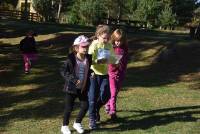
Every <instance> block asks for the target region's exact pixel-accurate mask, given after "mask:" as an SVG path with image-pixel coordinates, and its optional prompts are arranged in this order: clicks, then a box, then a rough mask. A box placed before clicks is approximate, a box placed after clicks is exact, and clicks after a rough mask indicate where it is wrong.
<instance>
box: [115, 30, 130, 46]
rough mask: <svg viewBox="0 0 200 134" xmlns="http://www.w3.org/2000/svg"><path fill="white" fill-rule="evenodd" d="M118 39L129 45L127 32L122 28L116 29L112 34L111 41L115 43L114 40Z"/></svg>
mask: <svg viewBox="0 0 200 134" xmlns="http://www.w3.org/2000/svg"><path fill="white" fill-rule="evenodd" d="M116 40H118V41H121V44H122V45H127V38H126V33H125V32H124V31H123V30H122V29H116V30H115V31H114V32H113V33H112V35H111V43H112V44H114V42H115V41H116Z"/></svg>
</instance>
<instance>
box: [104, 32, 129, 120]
mask: <svg viewBox="0 0 200 134" xmlns="http://www.w3.org/2000/svg"><path fill="white" fill-rule="evenodd" d="M111 42H112V44H113V48H114V51H115V54H116V55H120V56H122V58H121V59H120V61H119V64H117V65H114V64H110V65H109V70H108V74H109V82H110V92H111V97H110V99H109V101H108V102H107V104H106V105H105V109H106V113H107V114H109V115H110V116H111V119H115V118H117V115H116V100H117V94H118V92H119V90H120V87H121V85H122V81H123V79H124V77H125V73H126V68H127V62H128V47H127V41H126V35H125V33H124V31H123V30H121V29H116V30H115V31H114V32H113V33H112V36H111Z"/></svg>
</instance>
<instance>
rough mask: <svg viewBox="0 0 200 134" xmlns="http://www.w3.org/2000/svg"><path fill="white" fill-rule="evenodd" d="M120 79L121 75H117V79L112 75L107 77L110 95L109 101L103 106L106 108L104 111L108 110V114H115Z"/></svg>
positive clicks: (121, 79)
mask: <svg viewBox="0 0 200 134" xmlns="http://www.w3.org/2000/svg"><path fill="white" fill-rule="evenodd" d="M122 81H123V78H122V76H121V77H118V78H117V79H116V78H115V77H112V76H110V77H109V82H110V94H111V96H110V99H109V101H108V102H107V104H106V105H105V108H106V112H108V114H110V115H112V114H116V101H117V94H118V92H119V89H120V87H121V84H122Z"/></svg>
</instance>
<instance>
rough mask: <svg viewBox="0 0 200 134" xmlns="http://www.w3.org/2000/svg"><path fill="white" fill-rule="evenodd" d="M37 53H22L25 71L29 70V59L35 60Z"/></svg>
mask: <svg viewBox="0 0 200 134" xmlns="http://www.w3.org/2000/svg"><path fill="white" fill-rule="evenodd" d="M37 58H38V57H37V54H36V53H26V54H23V59H24V70H25V71H30V68H31V61H36V60H37Z"/></svg>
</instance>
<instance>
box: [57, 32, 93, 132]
mask: <svg viewBox="0 0 200 134" xmlns="http://www.w3.org/2000/svg"><path fill="white" fill-rule="evenodd" d="M88 47H89V42H88V38H87V37H85V36H84V35H80V36H78V37H77V38H76V39H75V41H74V43H73V46H72V49H73V52H72V53H70V54H69V55H68V58H67V60H66V61H65V63H64V65H63V66H62V67H61V75H62V76H63V78H64V79H65V85H64V91H65V92H66V97H65V110H64V119H63V125H62V127H61V132H62V133H63V134H71V131H70V129H69V127H68V125H69V118H70V114H71V112H72V110H73V106H74V102H75V99H76V98H79V100H80V111H79V113H78V115H77V117H76V120H75V122H74V124H73V128H74V129H76V131H77V132H78V133H80V134H82V133H84V129H83V127H82V125H81V121H82V119H83V117H84V116H85V114H86V112H87V110H88V97H87V91H88V87H89V75H90V66H91V63H92V56H90V55H88V54H87V52H88Z"/></svg>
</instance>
